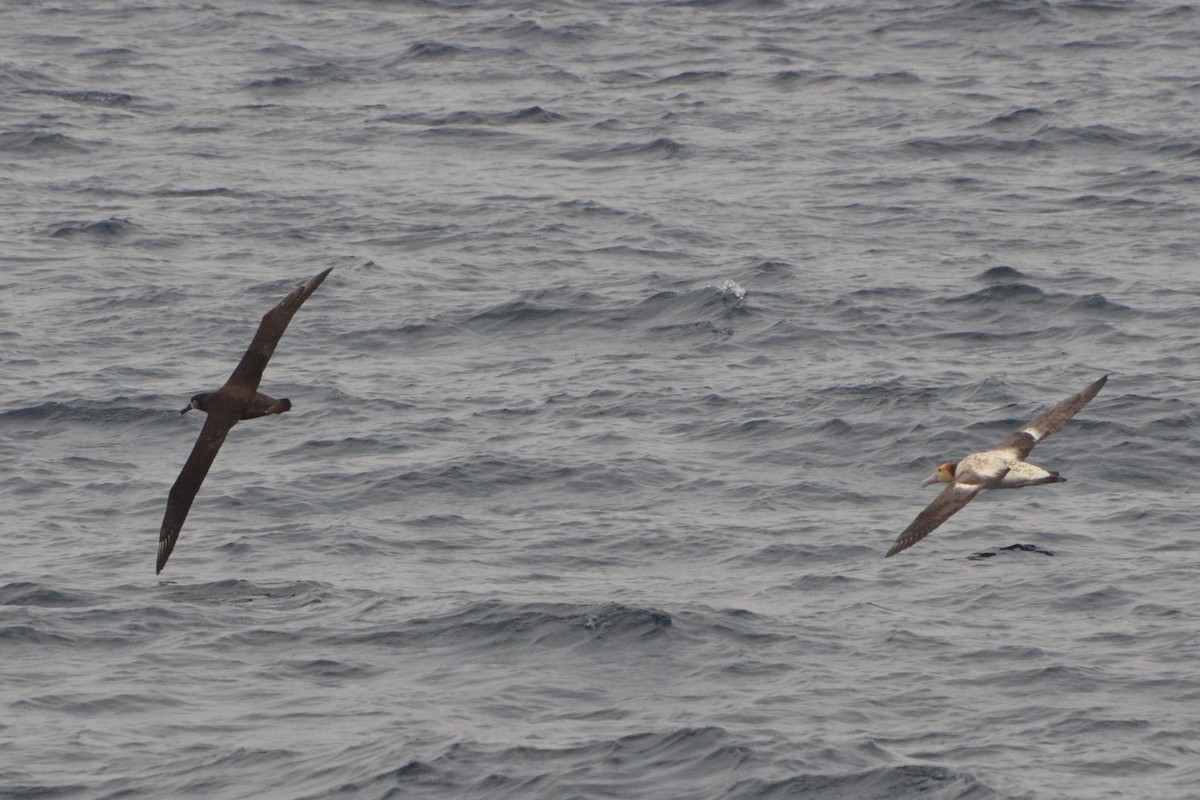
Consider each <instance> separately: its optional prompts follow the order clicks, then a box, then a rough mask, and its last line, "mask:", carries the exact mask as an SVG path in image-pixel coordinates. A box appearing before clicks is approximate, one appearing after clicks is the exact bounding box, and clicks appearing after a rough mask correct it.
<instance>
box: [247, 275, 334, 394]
mask: <svg viewBox="0 0 1200 800" xmlns="http://www.w3.org/2000/svg"><path fill="white" fill-rule="evenodd" d="M332 270H333V267H330V268H329V269H327V270H325V271H324V272H322V273H321V274H320V275H316V276H314V277H312V278H309V279H308V280H307V281H305V282H304V283H302V284H300V285H299V286H297V287H296V288H295V289H294V290H293V291H292V293H291V294H289V295H288V296H287V297H285V298H283V300H281V301H280V303H279V305H277V306H275V307H274V308H272V309H271V310H270V311H268V312H267V313H266V314H264V315H263V318H262V322H260V323H259V324H258V331H257V332H256V333H255V334H254V341H252V342H250V346H249V347H248V348H246V354H245V355H243V356H242V360H241V361H240V362H238V365H237V367H236V368H235V369H234V370H233V374H232V375H230V376H229V380H227V381H226V382H225V385H226V386H230V385H236V386H244V387H246V388H247V389H249V390H250V391H251V392H255V391H258V383H259V381H261V380H262V374H263V370H264V369H266V368H267V362H268V361H270V360H271V355H272V354H273V353H274V352H275V345H277V344H279V338H280V337H281V336H283V332H284V331H285V330H287V326H288V323H289V322H291V321H292V317H294V316H295V315H296V312H297V311H299V310H300V306H302V305H304V301H305V300H307V299H308V298H309V295H311V294H312V293H313V292H315V291H316V290H317V287H318V286H320V285H321V282H322V281H324V280H325V276H326V275H328V274H329V273H330V272H331V271H332Z"/></svg>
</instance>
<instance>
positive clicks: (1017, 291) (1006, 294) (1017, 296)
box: [942, 283, 1046, 305]
mask: <svg viewBox="0 0 1200 800" xmlns="http://www.w3.org/2000/svg"><path fill="white" fill-rule="evenodd" d="M1045 298H1046V293H1045V292H1043V291H1042V290H1041V289H1039V288H1038V287H1036V286H1032V285H1030V284H1028V283H998V284H996V285H994V286H989V287H987V288H986V289H980V290H979V291H977V292H970V293H969V294H962V295H958V296H956V297H948V298H945V299H943V300H942V302H944V303H968V304H971V305H991V304H994V303H1040V302H1041V301H1043V300H1044V299H1045Z"/></svg>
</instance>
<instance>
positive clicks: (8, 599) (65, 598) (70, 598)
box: [0, 581, 95, 608]
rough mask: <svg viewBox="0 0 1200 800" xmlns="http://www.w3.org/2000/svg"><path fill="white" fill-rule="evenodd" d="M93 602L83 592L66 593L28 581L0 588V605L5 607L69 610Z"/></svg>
mask: <svg viewBox="0 0 1200 800" xmlns="http://www.w3.org/2000/svg"><path fill="white" fill-rule="evenodd" d="M94 602H95V601H94V599H93V598H92V597H91V596H90V595H89V594H86V593H84V592H68V591H63V590H61V589H53V588H50V587H48V586H44V585H42V584H40V583H32V582H29V581H19V582H17V583H10V584H7V585H5V586H0V605H5V606H36V607H42V608H69V607H78V606H87V605H91V604H93V603H94Z"/></svg>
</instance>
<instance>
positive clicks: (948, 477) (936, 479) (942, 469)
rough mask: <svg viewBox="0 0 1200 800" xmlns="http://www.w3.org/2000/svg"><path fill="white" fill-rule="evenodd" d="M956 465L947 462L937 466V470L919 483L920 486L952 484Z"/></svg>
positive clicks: (952, 462)
mask: <svg viewBox="0 0 1200 800" xmlns="http://www.w3.org/2000/svg"><path fill="white" fill-rule="evenodd" d="M957 467H958V464H957V463H956V462H954V461H947V462H946V463H945V464H938V468H937V469H936V470H935V471H934V473H933V474H932V475H930V476H929V477H928V478H926V479H925V480H923V481H921V485H922V486H932V485H933V484H935V483H954V470H955V468H957Z"/></svg>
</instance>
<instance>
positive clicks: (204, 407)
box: [179, 392, 212, 414]
mask: <svg viewBox="0 0 1200 800" xmlns="http://www.w3.org/2000/svg"><path fill="white" fill-rule="evenodd" d="M210 394H212V392H205V393H204V394H198V395H196V396H195V397H193V398H192V400H191V402H190V403H188V404H187V406H185V407H184V409H183V411H180V412H179V413H180V414H186V413H187V412H189V411H191V410H192V409H193V408H194V409H196V410H197V411H204V412H207V411H208V397H209V395H210Z"/></svg>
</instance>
